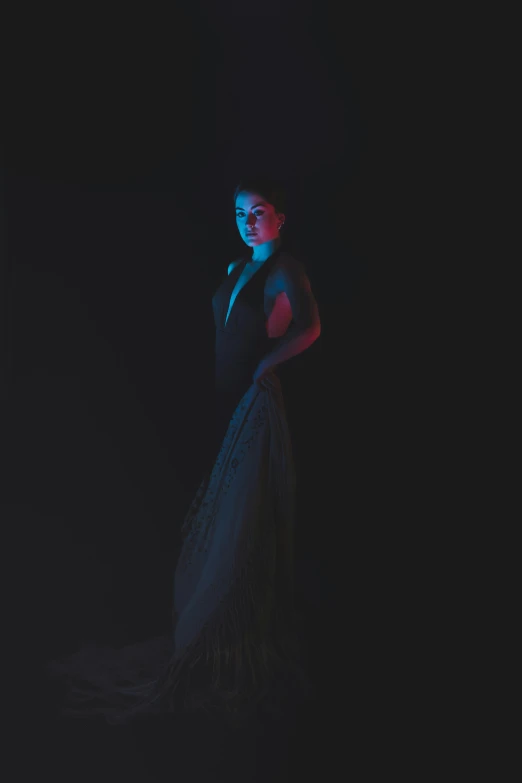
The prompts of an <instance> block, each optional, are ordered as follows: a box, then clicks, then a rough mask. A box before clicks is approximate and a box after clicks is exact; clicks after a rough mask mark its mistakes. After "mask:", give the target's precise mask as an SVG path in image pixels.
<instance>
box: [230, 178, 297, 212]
mask: <svg viewBox="0 0 522 783" xmlns="http://www.w3.org/2000/svg"><path fill="white" fill-rule="evenodd" d="M242 190H247V191H249V193H259V195H260V196H263V198H264V199H265V201H268V203H269V204H273V206H274V209H275V211H276V212H283V213H284V212H286V201H287V197H286V189H285V187H284V185H283V184H282V182H280V181H279V180H277V179H275V178H274V177H268V176H264V175H262V176H250V177H244V178H243V179H242V180H241V181H240V182H239V184H238V186H237V187H236V189H235V191H234V207H235V206H236V198H237V196H238V193H241V191H242Z"/></svg>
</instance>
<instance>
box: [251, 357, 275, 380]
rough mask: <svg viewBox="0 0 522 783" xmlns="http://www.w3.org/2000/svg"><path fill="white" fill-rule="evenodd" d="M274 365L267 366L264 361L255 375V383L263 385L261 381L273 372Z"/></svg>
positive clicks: (260, 363)
mask: <svg viewBox="0 0 522 783" xmlns="http://www.w3.org/2000/svg"><path fill="white" fill-rule="evenodd" d="M273 370H274V368H273V366H272V365H270V364H267V363H266V362H264V361H260V362H259V364H258V366H257V370H256V371H255V373H254V383H261V381H262V380H263V379H264V378H266V377H267V376H268V375H270V374H271V373H272V372H273Z"/></svg>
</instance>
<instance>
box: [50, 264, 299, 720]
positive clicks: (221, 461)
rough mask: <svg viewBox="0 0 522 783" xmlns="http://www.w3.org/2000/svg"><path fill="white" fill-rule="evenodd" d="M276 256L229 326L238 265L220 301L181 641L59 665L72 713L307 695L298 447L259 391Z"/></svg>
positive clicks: (177, 636) (250, 286) (177, 613)
mask: <svg viewBox="0 0 522 783" xmlns="http://www.w3.org/2000/svg"><path fill="white" fill-rule="evenodd" d="M277 255H278V253H275V254H274V255H273V256H272V257H271V258H270V259H268V261H266V262H265V263H264V264H263V267H261V269H259V270H258V271H256V273H255V274H254V276H253V277H252V278H251V279H250V280H249V281H248V283H246V285H245V286H244V287H243V289H242V290H241V291H240V292H239V294H238V296H237V298H236V300H235V302H234V305H233V307H232V309H231V312H230V316H229V319H228V321H227V324H226V325H225V323H224V322H225V317H226V312H227V309H228V303H229V301H230V293H231V291H232V289H233V287H234V285H235V282H236V281H237V278H238V276H239V274H240V273H241V265H240V266H239V267H238V268H237V269H236V270H235V273H233V274H232V275H230V276H229V278H227V279H226V280H225V281H224V282H223V284H222V285H221V286H220V288H219V289H218V291H217V292H216V294H215V296H214V298H213V308H214V315H215V321H216V433H215V434H216V443H218V442H219V444H220V445H219V449H218V453H217V457H216V459H215V461H214V463H213V465H212V469H211V470H209V471H208V472H207V474H206V475H205V476H204V478H203V480H202V482H201V485H200V487H199V489H198V491H197V493H196V495H195V497H194V499H193V502H192V504H191V506H190V508H189V510H188V513H187V515H186V518H185V520H184V524H183V527H182V536H183V546H182V550H181V553H180V557H179V560H178V563H177V567H176V571H175V579H174V601H173V634H172V636H171V637H170V638H162V637H158V638H156V639H152V640H150V641H149V642H144V643H141V644H139V645H131V646H128V647H125V648H122V649H120V650H116V651H115V650H111V649H108V648H102V647H99V646H98V647H96V646H92V647H90V648H88V649H86V650H82V651H80V653H78V654H77V655H76V656H71V657H69V658H68V659H66V660H63V661H61V662H54V663H53V664H52V665H51V666H50V667H49V671H50V672H51V673H52V674H54V675H57V676H61V677H66V678H67V680H68V683H69V689H68V707H67V709H69V710H70V711H71V712H72V713H75V714H88V713H89V714H98V713H102V714H105V715H106V716H108V717H109V719H110V720H114V721H116V722H121V721H126V720H129V719H131V718H133V717H134V716H136V715H146V714H149V713H153V712H156V711H160V712H161V711H170V710H178V709H200V708H201V709H205V710H207V711H208V710H218V711H222V710H225V711H227V712H229V713H237V712H241V711H242V710H248V709H250V708H251V707H252V706H253V705H255V704H257V703H259V701H262V700H263V699H267V698H271V699H273V696H274V693H275V692H276V691H277V690H278V689H279V690H280V686H281V684H282V683H283V682H284V683H285V684H286V685H288V684H289V683H290V682H292V681H293V682H295V684H296V685H297V687H298V688H299V689H301V688H302V686H303V685H305V678H304V677H303V670H302V667H301V662H300V659H299V646H298V644H297V629H296V618H295V612H294V606H293V529H294V498H295V474H294V465H293V459H292V448H291V442H290V435H289V431H288V426H287V420H286V415H285V408H284V402H283V396H282V390H281V386H280V382H279V380H278V378H277V376H276V375H275V374H273V373H272V374H271V375H269V376H268V377H267V378H265V379H264V380H263V381H262V382H261V383H260V384H254V383H253V382H252V374H253V372H254V370H255V367H256V366H257V363H258V362H259V360H260V359H261V358H262V357H263V355H265V353H266V352H267V350H268V349H269V346H270V341H269V339H268V338H267V336H266V329H265V314H264V281H266V277H267V275H268V273H269V270H270V268H271V266H272V264H273V263H274V262H275V260H276V258H277ZM256 278H257V279H256ZM225 420H226V421H227V424H226V427H225V426H224V421H225ZM223 429H224V431H222V430H223Z"/></svg>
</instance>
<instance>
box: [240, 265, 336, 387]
mask: <svg viewBox="0 0 522 783" xmlns="http://www.w3.org/2000/svg"><path fill="white" fill-rule="evenodd" d="M278 291H279V292H280V293H282V292H284V293H285V294H286V296H287V298H288V301H289V303H290V307H291V309H292V323H291V325H290V326H289V328H288V329H287V331H286V332H285V334H284V335H283V336H282V337H281V338H280V340H278V342H277V345H276V346H275V348H274V349H273V350H272V351H271V352H270V353H269V354H267V355H266V356H265V357H264V358H263V359H262V360H261V362H260V364H259V367H258V368H257V370H256V372H255V374H254V381H258V380H260V378H261V377H263V376H264V375H266V374H267V373H268V372H270V370H271V369H273V368H274V367H275V366H276V365H278V364H281V363H282V362H285V361H287V360H288V359H291V358H292V357H293V356H297V355H298V354H300V353H302V352H303V351H305V350H306V349H307V348H309V347H310V346H311V345H312V343H314V342H315V341H316V340H317V338H318V337H319V335H320V334H321V321H320V319H319V310H318V308H317V302H316V301H315V297H314V295H313V292H312V288H311V286H310V281H309V279H308V277H307V275H306V272H305V271H304V269H303V266H302V265H301V264H300V263H299V262H298V261H297V260H296V259H294V258H292V257H289V258H288V259H285V261H284V263H283V264H281V267H280V269H279V270H278Z"/></svg>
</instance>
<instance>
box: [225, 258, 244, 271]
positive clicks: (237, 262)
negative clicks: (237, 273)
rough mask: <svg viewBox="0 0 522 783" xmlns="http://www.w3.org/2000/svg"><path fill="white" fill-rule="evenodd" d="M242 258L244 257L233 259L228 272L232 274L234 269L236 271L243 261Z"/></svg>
mask: <svg viewBox="0 0 522 783" xmlns="http://www.w3.org/2000/svg"><path fill="white" fill-rule="evenodd" d="M242 260H243V259H242V258H238V259H237V260H236V261H232V262H231V263H230V264H229V265H228V274H230V273H231V272H233V271H234V269H235V268H236V266H238V265H239V264H240V263H241V261H242Z"/></svg>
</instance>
